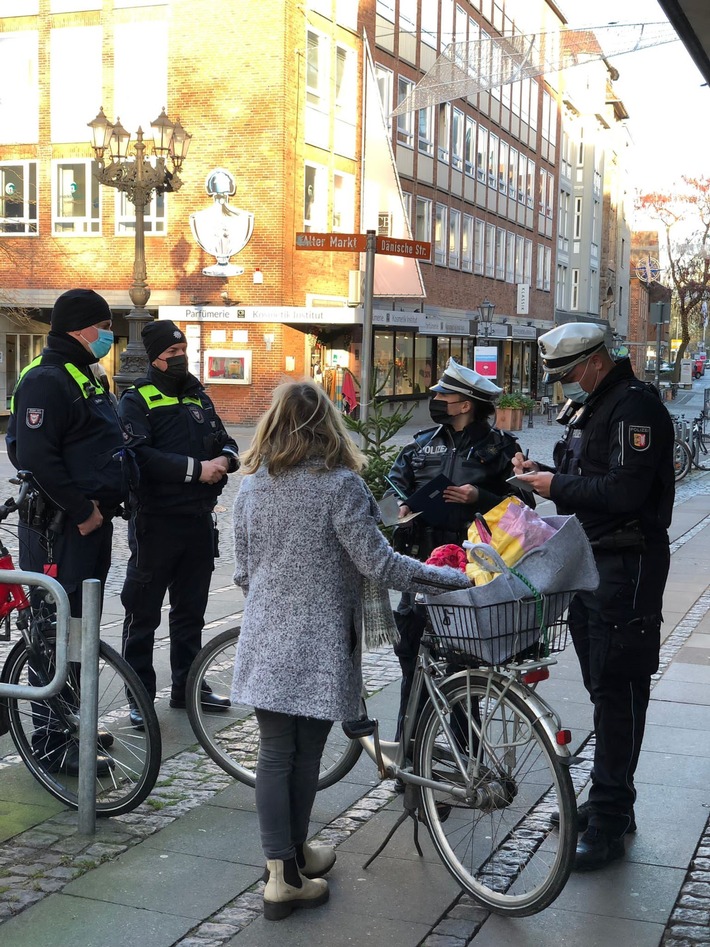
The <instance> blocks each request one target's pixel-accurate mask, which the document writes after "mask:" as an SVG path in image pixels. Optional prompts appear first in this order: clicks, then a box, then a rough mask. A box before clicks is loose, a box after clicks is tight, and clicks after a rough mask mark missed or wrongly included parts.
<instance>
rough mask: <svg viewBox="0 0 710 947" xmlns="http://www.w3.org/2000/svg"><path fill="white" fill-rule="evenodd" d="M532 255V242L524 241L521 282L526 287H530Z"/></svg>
mask: <svg viewBox="0 0 710 947" xmlns="http://www.w3.org/2000/svg"><path fill="white" fill-rule="evenodd" d="M532 253H533V242H532V240H528V239H527V238H526V239H525V262H524V265H523V282H524V283H527V285H528V286H531V285H532Z"/></svg>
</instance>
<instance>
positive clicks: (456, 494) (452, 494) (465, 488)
mask: <svg viewBox="0 0 710 947" xmlns="http://www.w3.org/2000/svg"><path fill="white" fill-rule="evenodd" d="M444 500H445V501H446V502H447V503H478V487H474V486H473V484H472V483H464V484H462V485H461V486H460V487H453V486H451V487H447V488H446V489H445V490H444Z"/></svg>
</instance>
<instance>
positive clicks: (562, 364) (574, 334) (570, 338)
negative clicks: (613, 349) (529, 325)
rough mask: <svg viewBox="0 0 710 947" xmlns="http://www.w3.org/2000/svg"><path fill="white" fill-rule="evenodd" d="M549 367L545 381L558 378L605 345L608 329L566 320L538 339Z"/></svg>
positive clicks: (544, 376) (543, 358)
mask: <svg viewBox="0 0 710 947" xmlns="http://www.w3.org/2000/svg"><path fill="white" fill-rule="evenodd" d="M537 345H538V348H539V349H540V355H542V364H543V368H544V370H545V374H544V375H543V379H542V380H543V381H544V382H545V383H547V382H550V381H557V380H558V379H559V378H560V377H561V376H563V375H566V374H567V372H569V371H571V370H572V369H573V368H574V366H575V365H579V363H580V362H583V361H584V360H585V359H587V358H589V356H590V355H594V353H595V352H598V351H599V349H601V348H603V347H604V330H603V329H602V328H600V327H599V326H595V325H592V324H591V323H590V322H566V323H565V324H564V325H561V326H557V328H556V329H550V331H549V332H545V334H544V335H541V336H540V338H539V339H538V340H537Z"/></svg>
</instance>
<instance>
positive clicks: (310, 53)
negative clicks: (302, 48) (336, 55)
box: [306, 30, 330, 106]
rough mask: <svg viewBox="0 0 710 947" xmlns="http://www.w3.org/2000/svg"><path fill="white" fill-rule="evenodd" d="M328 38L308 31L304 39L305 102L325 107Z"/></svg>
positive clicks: (327, 73)
mask: <svg viewBox="0 0 710 947" xmlns="http://www.w3.org/2000/svg"><path fill="white" fill-rule="evenodd" d="M329 47H330V43H329V41H328V37H327V36H324V35H323V34H322V33H317V32H316V31H315V30H308V35H307V39H306V50H307V52H306V102H307V103H308V104H309V105H321V106H323V105H325V103H326V102H327V95H328V76H329V71H328V59H329V55H328V54H329Z"/></svg>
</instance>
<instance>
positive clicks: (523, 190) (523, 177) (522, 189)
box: [518, 154, 528, 204]
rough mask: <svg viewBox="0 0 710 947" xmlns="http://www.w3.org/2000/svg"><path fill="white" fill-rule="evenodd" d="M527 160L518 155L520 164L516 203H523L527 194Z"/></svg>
mask: <svg viewBox="0 0 710 947" xmlns="http://www.w3.org/2000/svg"><path fill="white" fill-rule="evenodd" d="M527 172H528V159H527V158H526V157H525V155H522V154H521V155H520V163H519V165H518V203H520V204H524V203H525V196H526V194H527V177H528V174H527Z"/></svg>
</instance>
